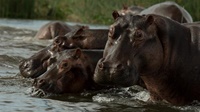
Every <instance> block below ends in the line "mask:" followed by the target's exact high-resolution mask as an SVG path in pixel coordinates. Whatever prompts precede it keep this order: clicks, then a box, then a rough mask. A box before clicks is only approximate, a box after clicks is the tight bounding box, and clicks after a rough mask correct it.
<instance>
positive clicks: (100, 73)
mask: <svg viewBox="0 0 200 112" xmlns="http://www.w3.org/2000/svg"><path fill="white" fill-rule="evenodd" d="M112 69H113V68H104V70H102V69H101V68H98V67H96V69H95V73H94V81H95V82H96V83H98V84H102V85H111V86H113V85H115V86H122V87H128V86H132V85H135V84H137V82H138V80H139V78H138V73H137V72H135V71H134V69H131V68H130V67H127V68H126V69H123V70H118V71H117V70H116V72H114V73H111V72H110V71H112Z"/></svg>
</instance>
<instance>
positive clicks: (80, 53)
mask: <svg viewBox="0 0 200 112" xmlns="http://www.w3.org/2000/svg"><path fill="white" fill-rule="evenodd" d="M81 55H82V51H81V49H79V48H77V49H76V51H75V52H74V56H73V57H74V58H75V59H78V58H80V57H81Z"/></svg>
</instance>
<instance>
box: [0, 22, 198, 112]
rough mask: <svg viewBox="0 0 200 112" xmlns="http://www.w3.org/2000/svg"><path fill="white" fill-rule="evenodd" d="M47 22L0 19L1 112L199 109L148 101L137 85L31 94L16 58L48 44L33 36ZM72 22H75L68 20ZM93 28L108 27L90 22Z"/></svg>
mask: <svg viewBox="0 0 200 112" xmlns="http://www.w3.org/2000/svg"><path fill="white" fill-rule="evenodd" d="M47 22H49V21H39V20H37V21H36V20H13V19H0V112H46V111H51V112H160V111H162V112H199V111H200V106H199V103H197V104H194V105H187V106H180V107H177V106H171V105H169V104H165V103H157V104H153V103H148V102H147V100H148V98H149V93H148V92H147V91H146V90H144V89H142V88H140V87H138V86H133V87H127V88H112V89H108V90H102V91H93V92H91V91H85V92H83V93H80V94H64V95H51V96H45V97H33V96H31V95H29V94H27V91H28V90H29V89H30V87H31V85H32V80H31V79H25V78H22V77H21V76H20V74H19V69H18V64H19V61H20V60H22V59H24V58H27V57H30V56H31V55H33V54H34V53H36V52H37V51H39V50H40V49H42V48H44V47H46V46H47V45H49V44H50V43H51V40H37V39H34V38H33V37H34V35H35V34H36V31H37V30H38V29H39V28H40V27H41V26H42V25H44V24H46V23H47ZM69 24H75V23H69ZM91 27H92V28H107V26H99V25H91Z"/></svg>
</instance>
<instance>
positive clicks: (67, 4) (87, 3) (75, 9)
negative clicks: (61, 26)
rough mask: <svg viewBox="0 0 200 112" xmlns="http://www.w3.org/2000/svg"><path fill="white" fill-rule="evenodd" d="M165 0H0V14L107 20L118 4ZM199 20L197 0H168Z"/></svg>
mask: <svg viewBox="0 0 200 112" xmlns="http://www.w3.org/2000/svg"><path fill="white" fill-rule="evenodd" d="M163 1H166V0H0V4H1V7H0V17H4V18H22V19H52V20H64V21H71V22H81V23H90V24H105V25H108V24H111V23H112V22H113V19H112V16H111V13H112V12H113V10H119V9H121V8H122V5H123V4H124V5H128V6H130V5H139V6H142V7H149V6H151V5H153V4H156V3H159V2H163ZM171 1H175V2H176V3H178V4H179V5H181V6H183V7H184V8H185V9H186V10H187V11H188V12H189V13H190V14H191V15H192V17H193V19H194V21H199V20H200V0H171Z"/></svg>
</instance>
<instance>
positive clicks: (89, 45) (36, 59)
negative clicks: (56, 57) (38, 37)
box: [19, 27, 108, 78]
mask: <svg viewBox="0 0 200 112" xmlns="http://www.w3.org/2000/svg"><path fill="white" fill-rule="evenodd" d="M107 36H108V30H107V29H106V30H103V29H88V28H85V27H81V28H78V29H77V30H74V31H71V32H69V33H68V34H66V35H65V36H57V37H56V38H55V39H54V40H53V43H52V44H51V45H49V46H47V47H46V48H44V49H42V50H40V51H39V52H37V53H35V54H34V55H32V56H31V57H30V58H28V59H24V60H22V61H21V63H20V64H19V69H20V73H21V74H22V76H23V77H27V78H29V77H30V78H36V77H38V76H40V75H41V74H42V73H44V72H45V71H46V69H47V68H46V67H44V66H43V63H44V62H45V61H46V60H48V58H49V57H51V55H53V54H55V53H57V52H60V51H63V50H66V49H71V48H77V47H79V48H84V49H104V46H105V44H106V41H107Z"/></svg>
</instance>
